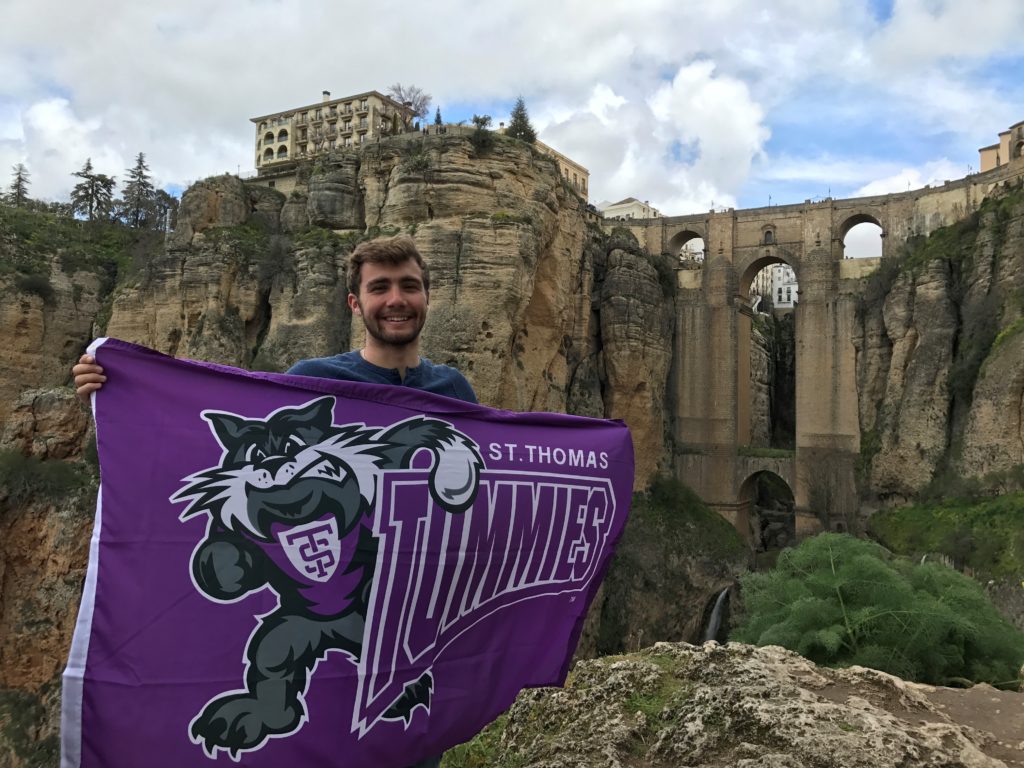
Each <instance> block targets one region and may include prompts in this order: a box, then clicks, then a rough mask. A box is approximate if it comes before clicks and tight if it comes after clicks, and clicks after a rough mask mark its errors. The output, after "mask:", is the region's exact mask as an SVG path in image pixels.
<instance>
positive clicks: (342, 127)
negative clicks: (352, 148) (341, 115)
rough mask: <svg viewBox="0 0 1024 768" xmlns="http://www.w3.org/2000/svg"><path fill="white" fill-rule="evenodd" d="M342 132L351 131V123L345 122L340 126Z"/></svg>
mask: <svg viewBox="0 0 1024 768" xmlns="http://www.w3.org/2000/svg"><path fill="white" fill-rule="evenodd" d="M341 132H342V133H352V123H345V124H344V125H343V126H341Z"/></svg>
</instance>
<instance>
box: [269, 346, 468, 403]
mask: <svg viewBox="0 0 1024 768" xmlns="http://www.w3.org/2000/svg"><path fill="white" fill-rule="evenodd" d="M288 373H292V374H295V375H297V376H316V377H318V378H321V379H341V380H342V381H361V382H365V383H367V384H391V385H393V386H397V387H412V388H413V389H420V390H423V391H424V392H433V393H434V394H436V395H445V396H446V397H454V398H455V399H456V400H464V401H465V402H467V403H475V402H477V399H476V393H474V392H473V387H471V386H470V384H469V382H468V381H466V377H465V376H463V375H462V374H461V373H459V372H458V371H457V370H455V369H454V368H451V367H450V366H447V365H438V364H436V363H432V362H430V361H429V360H427V358H425V357H421V358H420V364H419V365H417V366H414V367H412V368H406V369H405V378H404V379H403V378H402V377H401V376H399V374H398V369H397V368H381V367H380V366H378V365H374V364H373V363H368V362H366V360H364V359H363V356H362V355H361V354H359V350H353V351H352V352H345V353H343V354H340V355H334V356H333V357H316V358H313V359H312V360H300V361H299V362H297V363H296V364H295V365H293V366H292V367H291V368H289V369H288Z"/></svg>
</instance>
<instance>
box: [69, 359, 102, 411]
mask: <svg viewBox="0 0 1024 768" xmlns="http://www.w3.org/2000/svg"><path fill="white" fill-rule="evenodd" d="M71 375H72V376H74V377H75V392H76V393H77V394H78V396H79V397H80V398H81V400H82V402H83V403H88V402H89V396H90V395H91V394H92V393H93V392H95V391H96V390H98V389H99V388H100V387H102V386H103V382H105V381H106V380H107V377H106V376H104V375H103V369H102V368H101V367H100V366H98V365H96V358H94V357H93V356H92V355H82V356H81V357H80V358H78V365H76V366H75V367H74V368H72V369H71Z"/></svg>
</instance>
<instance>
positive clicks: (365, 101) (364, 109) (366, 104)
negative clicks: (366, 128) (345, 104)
mask: <svg viewBox="0 0 1024 768" xmlns="http://www.w3.org/2000/svg"><path fill="white" fill-rule="evenodd" d="M367 107H369V102H367V100H366V99H363V103H362V104H360V105H359V108H360V109H362V110H363V111H364V112H365V111H366V109H367Z"/></svg>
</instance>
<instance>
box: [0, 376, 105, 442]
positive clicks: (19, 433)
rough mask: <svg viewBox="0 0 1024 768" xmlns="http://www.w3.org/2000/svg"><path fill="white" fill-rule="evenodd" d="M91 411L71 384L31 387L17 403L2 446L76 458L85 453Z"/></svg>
mask: <svg viewBox="0 0 1024 768" xmlns="http://www.w3.org/2000/svg"><path fill="white" fill-rule="evenodd" d="M89 422H90V420H89V414H88V411H87V410H86V408H85V407H84V406H83V405H82V403H81V402H80V401H79V400H78V397H77V396H76V395H75V393H74V392H73V391H72V389H71V388H70V387H68V388H65V389H42V390H28V391H26V392H23V393H22V394H21V396H20V397H19V398H18V400H17V402H15V403H14V407H13V409H12V410H11V413H10V414H9V415H8V417H7V420H6V422H5V423H4V425H3V432H2V434H0V446H3V447H6V448H16V449H17V450H18V451H20V452H21V453H22V454H24V455H26V456H31V457H33V458H36V459H69V458H71V459H74V458H79V457H80V456H81V452H82V442H83V439H84V437H85V434H86V433H87V432H88V430H89Z"/></svg>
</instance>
